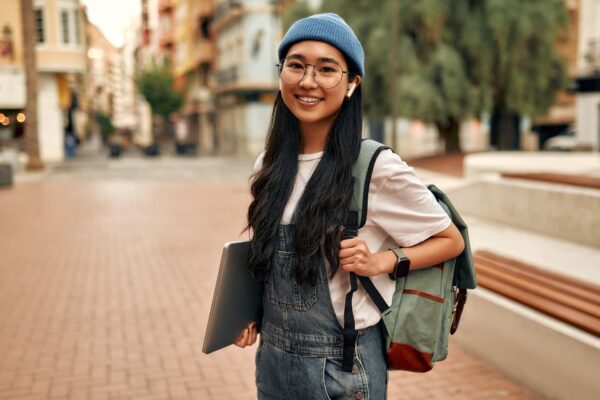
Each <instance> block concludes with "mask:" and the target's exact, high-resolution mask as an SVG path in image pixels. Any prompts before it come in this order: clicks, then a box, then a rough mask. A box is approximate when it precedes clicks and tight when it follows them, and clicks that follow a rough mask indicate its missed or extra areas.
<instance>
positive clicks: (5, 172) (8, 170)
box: [0, 163, 13, 187]
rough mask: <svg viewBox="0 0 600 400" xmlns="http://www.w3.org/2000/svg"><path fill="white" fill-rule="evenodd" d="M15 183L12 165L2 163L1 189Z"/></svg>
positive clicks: (0, 169) (0, 168) (0, 171)
mask: <svg viewBox="0 0 600 400" xmlns="http://www.w3.org/2000/svg"><path fill="white" fill-rule="evenodd" d="M12 182H13V171H12V165H10V164H6V163H0V187H3V186H11V185H12Z"/></svg>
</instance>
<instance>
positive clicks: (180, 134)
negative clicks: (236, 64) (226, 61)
mask: <svg viewBox="0 0 600 400" xmlns="http://www.w3.org/2000/svg"><path fill="white" fill-rule="evenodd" d="M213 11H214V1H213V0H179V1H178V3H177V4H176V6H175V12H174V14H175V17H174V18H175V26H176V28H175V31H174V36H175V42H176V47H175V57H174V63H173V75H174V76H175V81H176V87H177V89H179V90H181V91H182V92H183V93H184V96H185V104H184V106H183V108H182V110H181V111H180V113H179V116H178V120H177V125H176V142H177V143H178V145H179V147H178V148H181V145H182V144H185V145H192V146H194V147H196V148H198V149H199V150H200V151H201V152H203V153H207V152H214V151H215V150H216V147H217V146H216V144H217V140H216V136H215V134H216V132H215V108H214V101H213V97H212V95H211V92H210V88H209V85H208V82H209V77H210V74H211V71H212V70H213V68H214V65H215V61H216V54H215V43H214V41H213V37H212V35H211V32H210V29H209V26H210V23H211V21H212V16H213Z"/></svg>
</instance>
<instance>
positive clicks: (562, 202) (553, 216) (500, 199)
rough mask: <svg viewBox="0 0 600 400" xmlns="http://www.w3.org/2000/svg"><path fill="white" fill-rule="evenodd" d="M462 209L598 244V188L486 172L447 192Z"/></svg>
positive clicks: (551, 233)
mask: <svg viewBox="0 0 600 400" xmlns="http://www.w3.org/2000/svg"><path fill="white" fill-rule="evenodd" d="M448 195H449V197H450V199H451V200H452V202H453V203H454V205H455V206H456V207H457V209H458V210H460V211H461V213H464V214H468V215H472V216H477V217H481V218H485V219H488V220H492V221H496V222H499V223H502V224H506V225H510V226H514V227H517V228H522V229H526V230H529V231H533V232H538V233H542V234H544V235H549V236H553V237H556V238H560V239H565V240H568V241H571V242H575V243H580V244H584V245H588V246H594V247H600V190H598V189H594V188H585V187H576V186H572V185H564V184H558V183H548V182H536V181H526V180H522V179H510V178H502V177H500V176H495V175H488V176H484V177H480V178H478V179H475V180H471V181H470V182H469V183H468V184H466V185H463V186H457V187H454V188H453V189H452V190H451V191H450V192H449V193H448Z"/></svg>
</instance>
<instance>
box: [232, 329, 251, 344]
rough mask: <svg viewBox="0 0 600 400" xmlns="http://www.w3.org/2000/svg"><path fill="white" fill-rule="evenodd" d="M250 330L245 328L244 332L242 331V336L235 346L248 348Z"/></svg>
mask: <svg viewBox="0 0 600 400" xmlns="http://www.w3.org/2000/svg"><path fill="white" fill-rule="evenodd" d="M248 331H249V330H248V328H244V330H243V331H242V333H241V334H240V336H239V337H238V338H237V340H236V341H235V342H234V344H235V345H236V346H238V347H242V348H244V347H246V346H247V342H248V335H249V332H248Z"/></svg>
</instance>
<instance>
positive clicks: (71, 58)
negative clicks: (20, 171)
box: [0, 0, 86, 162]
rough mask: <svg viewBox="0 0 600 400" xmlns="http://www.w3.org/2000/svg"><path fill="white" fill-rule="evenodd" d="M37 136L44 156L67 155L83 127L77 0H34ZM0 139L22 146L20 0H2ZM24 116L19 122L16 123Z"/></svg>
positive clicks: (59, 157)
mask: <svg viewBox="0 0 600 400" xmlns="http://www.w3.org/2000/svg"><path fill="white" fill-rule="evenodd" d="M34 7H35V23H36V41H37V52H36V53H37V71H38V99H37V102H38V140H39V147H40V157H41V158H42V160H43V161H50V162H52V161H60V160H62V159H63V158H64V157H65V139H66V137H68V136H69V135H74V136H81V135H83V132H82V130H83V129H84V126H85V120H84V119H85V117H84V116H85V113H83V111H82V110H83V109H85V107H86V104H85V97H84V74H85V71H86V41H85V33H84V20H83V16H82V12H81V6H80V3H79V0H35V1H34ZM0 10H2V13H0V31H1V35H2V36H1V38H2V39H1V41H0V114H1V115H0V118H1V119H2V121H0V126H1V127H0V140H3V142H4V143H7V142H8V143H9V144H8V145H7V146H14V147H16V148H18V149H22V147H23V142H22V135H23V125H22V124H23V122H25V121H26V118H27V116H26V115H24V111H23V110H24V108H25V102H26V101H27V99H26V95H25V93H26V91H25V74H24V64H23V38H22V26H21V8H20V2H19V1H13V0H0ZM20 121H22V122H20Z"/></svg>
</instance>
